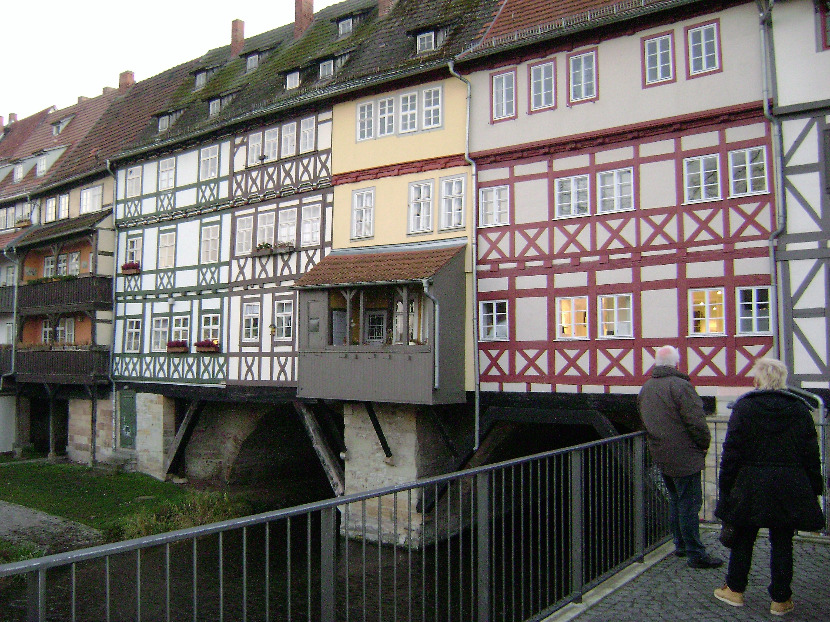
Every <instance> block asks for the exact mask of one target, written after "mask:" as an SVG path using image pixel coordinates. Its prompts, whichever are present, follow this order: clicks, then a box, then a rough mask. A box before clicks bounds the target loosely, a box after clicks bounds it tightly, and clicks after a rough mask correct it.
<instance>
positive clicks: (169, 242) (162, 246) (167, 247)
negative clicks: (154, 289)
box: [158, 231, 176, 270]
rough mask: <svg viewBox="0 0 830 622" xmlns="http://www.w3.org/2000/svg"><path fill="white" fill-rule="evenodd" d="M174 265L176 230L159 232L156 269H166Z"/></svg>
mask: <svg viewBox="0 0 830 622" xmlns="http://www.w3.org/2000/svg"><path fill="white" fill-rule="evenodd" d="M175 267H176V232H175V231H160V232H159V253H158V269H159V270H168V269H170V268H175Z"/></svg>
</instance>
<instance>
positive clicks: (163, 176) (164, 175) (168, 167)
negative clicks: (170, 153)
mask: <svg viewBox="0 0 830 622" xmlns="http://www.w3.org/2000/svg"><path fill="white" fill-rule="evenodd" d="M158 185H159V191H163V190H170V189H172V188H173V187H174V186H175V185H176V158H175V156H174V157H172V158H164V159H163V160H159V177H158Z"/></svg>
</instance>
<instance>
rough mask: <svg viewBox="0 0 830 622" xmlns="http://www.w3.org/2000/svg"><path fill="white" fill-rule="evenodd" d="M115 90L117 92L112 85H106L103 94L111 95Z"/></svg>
mask: <svg viewBox="0 0 830 622" xmlns="http://www.w3.org/2000/svg"><path fill="white" fill-rule="evenodd" d="M113 92H115V89H114V88H112V87H111V86H105V87H104V88H103V89H102V90H101V94H102V95H109V94H110V93H113Z"/></svg>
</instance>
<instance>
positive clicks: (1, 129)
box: [0, 115, 3, 134]
mask: <svg viewBox="0 0 830 622" xmlns="http://www.w3.org/2000/svg"><path fill="white" fill-rule="evenodd" d="M2 133H3V116H2V115H0V134H2Z"/></svg>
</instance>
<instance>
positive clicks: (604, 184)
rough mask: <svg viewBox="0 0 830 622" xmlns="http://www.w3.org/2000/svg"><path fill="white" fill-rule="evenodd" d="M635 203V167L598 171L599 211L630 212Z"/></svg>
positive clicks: (602, 212) (601, 212)
mask: <svg viewBox="0 0 830 622" xmlns="http://www.w3.org/2000/svg"><path fill="white" fill-rule="evenodd" d="M634 208H635V205H634V169H633V168H632V167H630V166H629V167H626V168H618V169H615V170H611V171H602V172H599V173H597V213H598V214H609V213H612V212H629V211H631V210H633V209H634Z"/></svg>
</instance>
